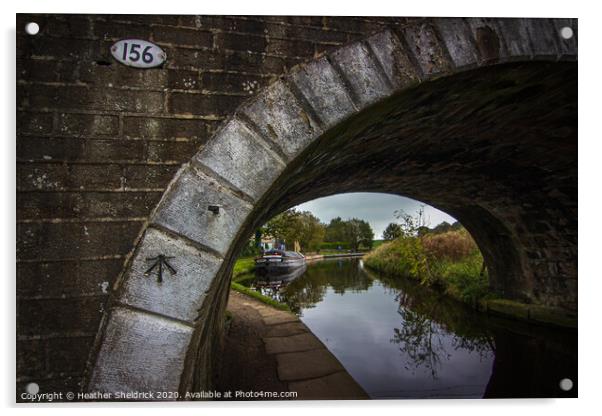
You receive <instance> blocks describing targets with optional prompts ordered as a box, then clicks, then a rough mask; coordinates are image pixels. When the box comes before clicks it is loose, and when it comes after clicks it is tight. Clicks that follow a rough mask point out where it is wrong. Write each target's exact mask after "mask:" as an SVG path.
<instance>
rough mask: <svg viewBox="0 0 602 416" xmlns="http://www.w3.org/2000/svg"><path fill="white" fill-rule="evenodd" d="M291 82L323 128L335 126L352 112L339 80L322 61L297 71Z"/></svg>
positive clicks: (352, 109)
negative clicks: (309, 105)
mask: <svg viewBox="0 0 602 416" xmlns="http://www.w3.org/2000/svg"><path fill="white" fill-rule="evenodd" d="M291 79H292V81H293V83H294V84H295V85H296V86H297V88H299V90H300V91H301V94H303V96H304V97H305V99H306V100H307V102H309V103H310V104H311V106H312V107H313V109H314V110H315V112H316V113H317V115H318V117H319V118H320V120H321V121H322V123H323V124H324V126H325V128H330V127H333V126H335V125H336V124H337V123H339V122H340V121H341V120H343V119H345V118H346V117H349V116H350V115H351V114H353V113H354V112H355V106H354V104H353V102H352V100H351V97H350V96H349V92H348V91H347V89H346V88H345V85H344V84H343V80H341V78H340V77H339V75H338V74H337V73H336V71H335V70H334V68H333V67H332V65H330V63H329V62H328V60H327V59H326V58H325V57H322V58H320V59H317V60H315V61H312V62H310V63H309V64H307V65H304V66H302V67H300V68H299V69H298V70H297V71H296V72H294V73H293V74H291Z"/></svg>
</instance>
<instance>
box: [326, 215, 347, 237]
mask: <svg viewBox="0 0 602 416" xmlns="http://www.w3.org/2000/svg"><path fill="white" fill-rule="evenodd" d="M324 241H328V242H330V243H337V242H342V241H345V221H343V220H342V219H341V217H336V218H333V219H332V220H330V223H329V224H328V225H327V226H326V235H325V236H324Z"/></svg>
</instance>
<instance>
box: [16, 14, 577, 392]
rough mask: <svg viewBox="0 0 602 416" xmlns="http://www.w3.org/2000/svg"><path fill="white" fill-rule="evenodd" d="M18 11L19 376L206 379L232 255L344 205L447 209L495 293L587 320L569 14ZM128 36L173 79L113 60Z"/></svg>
mask: <svg viewBox="0 0 602 416" xmlns="http://www.w3.org/2000/svg"><path fill="white" fill-rule="evenodd" d="M19 19H20V20H19V24H21V23H23V21H25V19H38V20H39V21H40V23H41V27H42V32H41V34H40V36H38V37H37V38H33V37H24V36H22V35H19V39H18V48H17V49H18V50H17V59H18V78H19V79H18V82H19V84H18V85H19V88H18V94H17V95H18V98H17V106H18V127H17V131H18V136H19V138H18V141H17V156H18V180H17V186H18V196H17V198H18V214H17V216H18V225H17V234H18V243H17V257H18V265H17V267H18V282H17V291H18V294H19V299H18V324H17V332H18V341H19V342H20V345H21V348H24V349H26V348H28V346H29V347H30V350H32V351H34V352H33V353H32V354H30V355H29V356H28V357H29V358H27V357H26V358H23V359H21V360H20V361H19V363H18V368H17V372H18V382H19V383H21V384H23V383H26V382H28V381H30V380H31V381H35V380H51V381H52V382H53V383H54V384H55V385H56V384H60V385H61V386H62V387H61V388H62V389H65V390H66V391H70V390H71V391H73V390H77V389H79V388H87V389H91V390H95V389H101V390H103V391H107V390H111V389H113V388H115V389H117V388H122V387H123V388H126V387H127V388H128V389H140V390H142V389H145V388H155V387H157V388H159V387H160V388H161V389H162V390H170V389H175V390H177V389H178V388H182V386H185V385H189V384H190V383H188V381H187V380H184V381H185V382H184V381H183V379H182V376H181V374H182V372H183V368H184V360H185V359H186V360H189V358H190V357H192V358H190V360H189V361H187V364H188V367H187V377H189V378H190V374H193V375H194V374H199V377H197V379H198V380H200V381H198V382H197V383H196V387H197V388H207V387H209V386H208V384H207V383H208V378H207V376H206V374H207V373H208V371H207V369H209V368H211V354H212V351H213V350H214V348H213V346H214V345H215V344H216V342H217V341H216V340H217V339H219V330H220V322H221V320H220V318H221V317H220V316H218V315H219V312H220V311H221V310H222V309H223V308H222V307H223V305H224V304H225V297H226V296H227V295H226V293H227V284H228V279H229V275H228V272H229V270H230V267H231V262H232V259H233V258H234V256H235V255H236V249H237V248H238V247H240V246H241V242H242V241H243V240H245V239H247V238H248V236H249V233H250V232H251V231H252V229H253V227H254V226H256V225H259V224H260V223H261V221H263V220H265V219H267V218H268V217H269V216H270V215H272V214H276V213H277V212H279V211H280V210H282V209H285V208H288V207H290V206H293V205H295V204H298V203H301V202H305V201H307V200H309V199H313V198H317V197H320V196H326V195H330V194H333V193H339V192H351V191H375V192H391V193H397V194H403V195H406V196H409V197H413V198H416V199H419V200H422V201H424V202H426V203H429V204H431V205H433V206H436V207H438V208H441V209H443V210H445V211H447V212H449V213H450V214H451V215H453V216H455V217H456V218H458V219H459V220H460V221H461V222H462V223H463V224H464V225H465V226H466V227H467V228H468V229H469V231H470V232H471V233H472V234H473V236H474V237H475V239H476V240H477V243H478V244H479V246H480V248H481V251H482V252H483V255H484V257H485V259H486V261H487V264H488V267H489V271H490V276H491V279H492V286H493V288H494V289H495V290H497V291H498V292H499V293H500V295H501V296H503V297H507V298H511V299H517V300H520V301H523V302H531V303H533V304H541V305H544V306H546V307H547V306H554V307H562V308H566V309H569V310H573V311H574V310H576V294H577V290H576V289H577V283H576V279H577V271H576V258H577V257H576V256H577V246H576V244H577V226H576V211H577V209H576V208H577V205H576V204H577V202H576V201H577V200H576V177H577V176H576V175H577V173H576V63H575V62H574V61H576V59H577V42H576V35H577V24H576V20H574V19H479V18H470V19H456V18H454V19H424V18H415V19H406V18H392V19H381V18H379V19H357V18H349V19H346V18H321V17H318V18H313V17H306V18H281V17H278V18H276V17H218V16H198V17H194V16H142V17H140V16H91V17H90V16H20V17H19ZM564 26H570V27H571V28H572V29H573V32H574V34H575V35H574V38H573V39H570V40H565V39H562V38H561V37H560V34H559V31H560V29H561V28H562V27H564ZM233 28H236V29H233ZM236 31H240V33H238V32H236ZM266 31H267V32H266ZM266 33H267V35H266ZM134 35H135V36H136V37H140V38H145V39H149V40H152V41H155V42H156V43H158V44H159V45H160V46H161V47H163V48H165V49H166V51H167V54H168V56H169V60H168V63H167V64H166V66H165V67H163V68H157V69H155V70H148V71H133V70H131V69H130V68H126V67H122V66H119V65H118V64H116V63H114V62H111V61H110V57H109V56H108V54H107V50H108V46H109V45H110V44H111V43H112V42H113V41H115V40H118V39H119V38H123V37H126V36H129V37H131V36H134ZM309 38H311V39H309ZM312 39H313V40H312ZM353 41H354V42H353ZM344 44H347V45H346V46H345V45H344ZM324 53H326V55H325V54H324ZM315 55H318V57H317V58H314V56H315ZM558 61H560V62H558ZM567 62H568V63H567ZM509 63H511V64H509ZM493 65H495V66H493ZM291 68H292V69H291ZM468 70H470V72H466V71H468ZM280 76H282V77H281V78H283V79H281V80H276V79H277V78H279V77H280ZM268 84H271V86H269V87H267V88H266V89H264V90H262V91H261V92H258V91H260V90H261V88H262V87H265V86H267V85H268ZM256 94H257V96H256V97H251V96H254V95H256ZM246 97H251V99H250V100H249V101H248V102H245V103H243V104H242V105H241V103H242V101H243V100H244V99H245V98H246ZM220 124H222V125H221V127H219V128H218V126H219V125H220ZM210 137H211V139H210ZM199 149H200V151H199ZM196 152H198V153H196ZM195 153H196V155H195ZM184 162H189V166H188V167H187V168H186V169H185V170H180V168H181V165H182V163H184ZM178 171H179V173H178V174H176V172H178ZM174 175H175V176H174ZM170 181H171V183H170V184H169V186H168V183H169V182H170ZM166 189H167V192H165V191H166ZM164 193H165V195H164ZM157 204H158V205H157ZM208 205H219V206H220V210H219V212H218V213H217V214H213V213H212V212H210V211H208ZM154 208H156V209H154ZM153 209H154V214H153V215H152V217H151V211H153ZM214 215H215V216H214ZM149 225H150V227H149ZM139 235H142V236H143V237H142V239H141V240H140V242H139V243H138V246H137V247H134V242H135V241H138V240H137V238H138V236H139ZM159 251H160V252H159ZM158 254H164V255H166V256H173V257H174V258H173V259H172V260H170V261H171V262H173V265H174V267H175V269H177V274H176V275H174V276H171V275H170V273H169V271H164V282H163V283H162V284H159V283H158V282H157V281H156V278H155V277H154V276H152V275H151V276H144V272H145V271H146V270H147V269H148V267H150V264H149V263H147V262H146V258H147V257H155V256H156V255H158ZM222 258H223V259H222ZM124 266H125V270H123V271H122V270H121V268H122V267H124ZM91 271H92V273H91ZM120 272H123V274H122V278H121V279H117V276H118V275H119V274H120ZM71 273H76V274H77V275H76V276H74V277H72V279H74V281H84V282H86V283H87V284H82V285H81V289H78V287H76V286H75V285H73V284H70V283H68V282H66V281H68V280H70V278H68V277H67V276H71ZM40 274H44V275H45V277H44V278H43V279H40ZM88 276H93V277H88ZM56 282H58V283H59V284H61V285H63V286H64V289H62V290H58V289H57V288H56ZM111 288H113V290H110V289H111ZM224 288H226V289H224ZM206 292H207V293H209V295H207V293H206ZM109 294H111V295H112V302H109V303H108V304H107V303H106V300H107V297H108V296H109ZM63 295H65V296H64V297H63ZM105 306H106V309H105ZM532 309H533V311H536V315H537V317H538V319H540V320H545V319H547V317H546V316H545V313H544V312H545V311H546V310H547V309H541V308H538V307H537V306H536V307H533V308H532ZM542 311H543V312H542ZM57 314H60V315H64V314H69V315H73V316H77V319H74V320H72V321H70V322H60V323H57V322H54V321H56V319H55V320H54V321H52V320H49V319H48V318H45V317H53V316H56V315H57ZM103 314H104V315H105V320H104V321H103V322H101V321H100V319H101V317H102V316H103ZM195 318H196V319H195ZM266 319H270V318H269V317H268V318H266ZM56 339H62V340H66V341H69V340H72V339H73V340H75V339H77V340H79V342H77V343H76V342H73V345H74V346H75V345H78V347H77V348H78V349H77V350H75V347H74V355H73V360H74V362H75V363H76V364H77V365H74V367H73V368H74V369H73V371H72V372H70V373H69V374H64V373H61V374H59V373H55V372H52V371H51V369H50V368H51V367H50V366H48V365H47V364H45V363H47V362H48V360H47V359H46V358H47V355H48V356H51V355H52V354H53V353H54V352H56V351H54V352H53V350H52V349H53V348H65V347H64V346H65V345H66V344H69V342H63V343H57V342H55V341H52V342H51V340H56ZM94 339H96V344H95V346H92V344H93V342H92V341H93V340H94ZM61 345H62V347H61ZM82 351H83V352H82ZM61 352H63V351H61ZM87 352H91V354H90V356H89V360H88V365H87V368H88V377H87V380H86V381H87V384H86V386H84V385H83V383H82V375H83V368H84V366H85V364H86V359H87V358H88V357H87ZM159 352H160V353H159ZM155 354H157V356H155ZM292 354H294V353H292ZM148 359H157V361H156V362H155V363H153V364H151V365H148V363H147V360H148ZM192 364H194V366H195V367H194V368H190V365H192ZM52 368H55V367H52ZM31 369H33V370H31ZM30 370H31V371H30ZM130 373H131V374H130ZM158 374H161V377H162V379H161V380H160V379H158V378H157V377H158V376H157V375H158ZM316 374H317V373H316ZM320 374H322V373H320ZM322 375H323V376H324V377H325V380H324V382H329V381H328V380H326V378H327V377H329V376H328V374H322ZM192 378H194V377H192ZM42 384H44V383H41V385H42ZM47 384H48V386H50V384H51V383H50V382H49V383H47ZM43 388H49V387H43ZM307 388H308V389H309V387H307ZM312 388H313V387H312ZM43 391H44V390H42V392H43Z"/></svg>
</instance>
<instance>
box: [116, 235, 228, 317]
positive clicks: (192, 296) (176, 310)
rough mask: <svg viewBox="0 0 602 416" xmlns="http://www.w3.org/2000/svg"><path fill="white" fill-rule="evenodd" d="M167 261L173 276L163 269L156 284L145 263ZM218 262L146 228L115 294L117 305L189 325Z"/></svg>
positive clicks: (154, 274)
mask: <svg viewBox="0 0 602 416" xmlns="http://www.w3.org/2000/svg"><path fill="white" fill-rule="evenodd" d="M161 254H162V255H164V256H168V257H173V258H170V259H167V262H168V263H169V265H171V266H172V267H173V268H174V269H175V270H176V273H175V274H172V273H171V272H170V270H168V268H167V267H166V266H163V282H158V278H157V272H158V267H157V268H155V269H154V270H153V271H152V272H150V273H149V275H148V276H146V275H145V272H146V271H147V270H148V269H149V268H150V267H151V266H152V265H153V261H152V260H151V261H149V260H148V259H150V258H154V257H157V256H158V255H161ZM221 263H222V260H221V259H219V258H217V257H215V256H214V255H212V254H209V253H208V252H203V251H200V250H198V249H196V248H194V247H192V246H190V245H188V244H186V243H184V242H183V241H182V240H180V239H176V238H175V237H172V236H170V235H167V234H166V233H164V232H163V231H159V230H156V229H154V228H148V229H147V230H146V233H145V235H144V237H143V239H142V241H141V242H140V244H139V245H138V248H137V250H136V254H135V256H134V259H133V261H132V264H131V265H130V267H129V269H128V274H127V276H126V278H125V281H124V282H123V285H122V287H121V289H120V291H119V295H118V299H119V301H120V302H122V303H124V304H127V305H132V306H135V307H137V308H140V309H145V310H148V311H151V312H154V313H157V314H160V315H165V316H169V317H172V318H175V319H180V320H182V321H188V322H191V323H192V322H193V321H194V319H195V318H196V316H197V310H198V309H199V308H200V307H201V304H202V302H203V299H204V298H205V291H206V290H207V289H208V288H209V285H210V284H211V281H212V279H213V277H214V276H215V274H216V273H217V271H218V269H219V267H220V265H221Z"/></svg>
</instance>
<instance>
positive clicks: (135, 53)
mask: <svg viewBox="0 0 602 416" xmlns="http://www.w3.org/2000/svg"><path fill="white" fill-rule="evenodd" d="M111 55H113V58H115V59H116V60H118V61H119V62H121V63H122V64H124V65H127V66H132V67H134V68H154V67H156V66H159V65H161V64H162V63H163V62H165V59H167V55H166V54H165V52H164V51H163V49H161V48H160V47H158V46H157V45H155V44H154V43H151V42H148V41H146V40H141V39H122V40H119V41H117V42H115V43H114V44H113V46H111Z"/></svg>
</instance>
